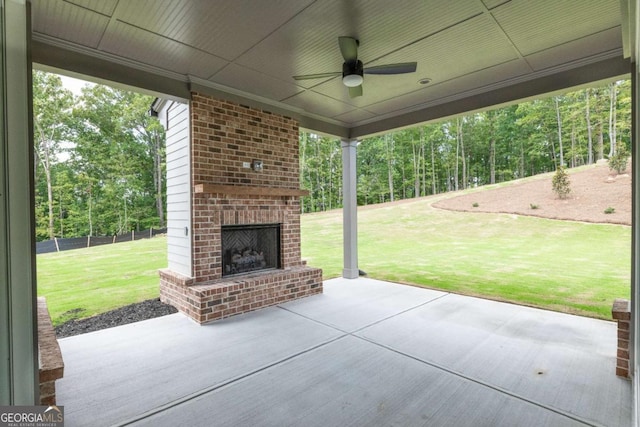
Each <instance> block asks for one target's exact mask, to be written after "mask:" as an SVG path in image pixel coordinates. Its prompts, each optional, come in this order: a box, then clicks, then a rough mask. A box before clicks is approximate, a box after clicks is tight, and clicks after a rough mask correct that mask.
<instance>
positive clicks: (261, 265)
mask: <svg viewBox="0 0 640 427" xmlns="http://www.w3.org/2000/svg"><path fill="white" fill-rule="evenodd" d="M279 267H280V224H264V225H228V226H222V275H223V276H229V275H232V274H242V273H248V272H251V271H257V270H265V269H271V268H279Z"/></svg>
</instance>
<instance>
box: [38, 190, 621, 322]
mask: <svg viewBox="0 0 640 427" xmlns="http://www.w3.org/2000/svg"><path fill="white" fill-rule="evenodd" d="M433 200H434V199H421V200H417V201H412V202H407V203H402V204H397V205H380V206H376V207H368V208H366V209H362V210H361V211H360V212H359V216H358V221H359V224H358V227H359V228H358V234H359V263H360V268H361V269H362V270H364V271H366V272H367V273H368V274H369V276H370V277H373V278H376V279H381V280H389V281H395V282H401V283H410V284H416V285H422V286H426V287H429V288H434V289H442V290H446V291H451V292H456V293H462V294H467V295H478V296H485V297H488V298H492V299H497V300H504V301H512V302H516V303H519V304H525V305H532V306H536V307H542V308H548V309H552V310H558V311H564V312H569V313H577V314H581V315H585V316H593V317H600V318H603V319H610V318H611V314H610V313H611V304H612V302H613V300H614V299H615V298H629V294H630V290H629V288H630V285H629V283H630V259H631V254H630V251H631V228H630V227H625V226H619V225H599V224H586V223H578V222H568V221H554V220H547V219H541V218H533V217H525V216H516V215H506V214H482V213H463V212H450V211H443V210H438V209H434V208H432V207H431V201H433ZM166 250H167V248H166V238H164V237H156V238H154V239H145V240H139V241H136V242H127V243H119V244H115V245H105V246H97V247H94V248H88V249H78V250H73V251H66V252H60V253H52V254H44V255H38V256H37V266H38V295H40V296H45V297H46V298H47V302H48V305H49V310H50V312H51V316H52V319H53V322H54V324H60V323H62V322H64V321H66V320H68V319H71V318H82V317H88V316H92V315H95V314H98V313H101V312H104V311H108V310H111V309H113V308H117V307H120V306H123V305H127V304H131V303H133V302H139V301H142V300H145V299H149V298H155V297H157V296H158V284H159V277H158V269H160V268H164V267H166V265H167V261H166V257H167V255H166ZM302 256H303V258H305V259H306V260H307V261H308V262H309V265H311V266H314V267H320V268H322V269H323V270H324V278H325V279H328V278H332V277H337V276H339V275H340V274H341V271H342V212H341V211H339V210H337V211H331V212H325V213H321V214H308V215H303V216H302Z"/></svg>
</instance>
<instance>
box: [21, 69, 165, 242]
mask: <svg viewBox="0 0 640 427" xmlns="http://www.w3.org/2000/svg"><path fill="white" fill-rule="evenodd" d="M152 101H153V98H152V97H150V96H146V95H141V94H138V93H133V92H128V91H122V90H118V89H113V88H110V87H107V86H102V85H95V86H89V85H87V86H85V87H84V88H83V89H82V94H81V95H79V96H75V95H74V94H73V93H72V92H71V91H69V90H67V89H65V88H64V87H63V84H62V80H61V79H60V77H58V76H57V75H55V74H50V73H45V72H42V71H34V73H33V121H34V156H35V159H34V162H35V168H34V169H35V193H36V194H35V202H36V237H37V239H38V240H44V239H50V238H53V237H54V236H57V237H80V236H104V235H113V234H120V233H124V232H129V231H131V230H141V229H148V228H150V227H157V228H162V227H164V223H165V218H164V212H165V210H166V208H165V183H164V176H165V174H166V172H165V153H164V150H165V145H164V144H165V138H164V131H163V128H162V126H161V125H160V123H159V121H158V120H157V119H156V118H154V117H151V116H150V115H149V108H150V106H151V103H152Z"/></svg>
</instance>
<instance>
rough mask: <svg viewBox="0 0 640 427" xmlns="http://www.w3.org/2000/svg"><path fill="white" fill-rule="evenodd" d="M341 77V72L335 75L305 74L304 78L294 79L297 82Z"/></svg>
mask: <svg viewBox="0 0 640 427" xmlns="http://www.w3.org/2000/svg"><path fill="white" fill-rule="evenodd" d="M341 75H342V73H341V72H340V71H335V72H333V73H318V74H304V75H302V76H293V78H294V79H295V80H311V79H326V78H328V77H336V76H341Z"/></svg>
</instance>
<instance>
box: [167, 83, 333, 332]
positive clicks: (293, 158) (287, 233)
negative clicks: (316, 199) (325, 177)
mask: <svg viewBox="0 0 640 427" xmlns="http://www.w3.org/2000/svg"><path fill="white" fill-rule="evenodd" d="M190 127H191V132H190V134H191V141H190V143H191V150H190V151H191V177H192V182H193V189H192V194H191V216H192V218H191V238H192V254H191V256H192V265H193V267H192V268H193V277H186V276H184V275H181V274H179V273H176V272H174V271H171V270H170V269H165V270H162V271H161V272H160V298H161V300H162V301H163V302H166V303H169V304H172V305H174V306H175V307H176V308H178V309H179V310H180V311H182V312H183V313H185V314H187V315H189V316H190V317H191V318H193V319H194V320H196V321H197V322H201V323H202V322H208V321H211V320H216V319H221V318H224V317H228V316H231V315H235V314H240V313H245V312H248V311H251V310H255V309H258V308H261V307H266V306H269V305H274V304H278V303H281V302H284V301H288V300H292V299H297V298H301V297H305V296H308V295H313V294H317V293H321V292H322V270H320V269H317V268H311V267H308V266H306V263H305V262H304V261H302V259H301V254H300V196H301V195H302V194H304V192H302V191H300V179H299V163H298V162H299V160H298V124H297V122H296V121H295V120H293V119H291V118H288V117H284V116H280V115H276V114H272V113H270V112H267V111H261V110H256V109H252V108H249V107H245V106H242V105H238V104H234V103H231V102H227V101H220V100H216V99H213V98H211V97H209V96H206V95H202V94H198V93H193V94H192V100H191V103H190ZM256 159H257V160H261V161H262V162H263V169H262V171H254V170H252V169H248V168H246V167H245V165H246V163H251V162H252V161H253V160H256ZM253 224H280V227H281V229H280V230H281V242H280V248H281V255H280V256H281V259H280V266H281V268H280V269H276V270H265V271H258V272H253V273H250V274H245V275H237V276H233V277H228V278H224V279H223V278H222V244H221V232H222V226H223V225H253Z"/></svg>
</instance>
